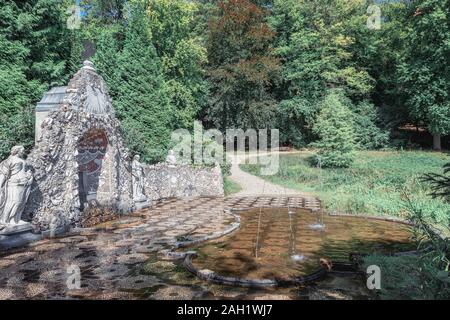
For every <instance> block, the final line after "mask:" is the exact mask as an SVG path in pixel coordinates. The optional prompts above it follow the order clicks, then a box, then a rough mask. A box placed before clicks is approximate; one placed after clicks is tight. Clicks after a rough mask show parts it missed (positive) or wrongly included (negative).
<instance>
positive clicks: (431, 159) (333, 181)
mask: <svg viewBox="0 0 450 320" xmlns="http://www.w3.org/2000/svg"><path fill="white" fill-rule="evenodd" d="M312 156H313V153H306V152H305V153H301V154H292V155H281V156H280V168H279V171H278V173H277V174H276V175H274V176H266V177H265V176H261V177H262V178H264V179H267V180H269V181H271V182H273V183H275V184H279V185H283V186H285V187H288V188H292V189H297V190H300V191H304V192H309V193H311V194H313V195H315V196H317V197H319V198H320V199H321V200H322V202H323V205H324V207H325V208H326V209H327V210H328V211H340V212H347V213H359V214H361V213H363V214H364V213H365V214H373V215H389V216H400V217H402V216H404V213H405V201H404V200H405V195H408V197H409V198H410V199H411V201H412V203H413V204H414V205H415V207H417V208H421V209H423V210H424V212H426V213H427V214H429V215H430V216H433V218H435V220H436V222H437V223H439V224H441V223H442V224H448V221H449V215H450V205H449V204H447V203H445V202H444V201H442V200H439V199H432V198H431V197H429V196H428V194H429V188H428V186H427V185H426V184H425V183H423V182H421V181H420V179H419V178H420V176H421V175H423V174H424V173H428V172H442V167H443V165H444V164H445V163H446V162H448V160H449V158H448V156H447V155H446V154H444V153H435V152H422V151H398V152H397V151H383V152H382V151H376V152H375V151H365V152H358V154H357V157H356V160H355V162H354V163H353V165H352V166H351V167H350V168H346V169H320V168H318V167H316V166H314V165H312ZM241 168H242V169H243V170H244V171H247V172H249V173H251V174H254V175H259V172H260V170H259V168H260V166H259V165H248V164H243V165H241Z"/></svg>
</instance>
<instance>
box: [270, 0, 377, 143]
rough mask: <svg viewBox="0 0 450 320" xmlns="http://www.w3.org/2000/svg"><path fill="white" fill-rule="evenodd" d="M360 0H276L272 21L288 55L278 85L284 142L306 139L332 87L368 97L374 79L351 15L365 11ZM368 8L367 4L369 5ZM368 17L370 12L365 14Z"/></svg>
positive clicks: (355, 96) (284, 56)
mask: <svg viewBox="0 0 450 320" xmlns="http://www.w3.org/2000/svg"><path fill="white" fill-rule="evenodd" d="M362 9H363V6H362V2H361V1H359V0H350V1H349V0H275V1H274V6H273V16H272V17H271V19H270V21H271V25H272V26H273V27H274V28H275V30H276V32H277V39H276V54H277V55H278V56H279V57H280V58H281V59H282V61H283V74H282V77H283V81H282V83H281V85H280V86H279V88H278V97H279V99H280V100H281V103H280V106H279V110H278V113H279V119H280V127H282V128H285V130H284V132H285V134H282V137H281V138H282V139H283V140H284V142H291V143H294V144H296V145H305V144H306V143H308V142H309V141H310V140H311V139H312V137H311V128H312V124H313V122H314V120H315V118H316V115H317V113H318V112H319V111H320V104H319V101H321V100H322V98H323V96H324V94H325V93H326V92H327V90H328V89H332V88H341V89H343V90H344V92H345V94H346V95H347V96H349V97H351V98H352V99H354V100H362V99H364V98H368V97H369V95H370V93H371V92H372V90H373V86H374V79H373V78H372V77H371V76H370V75H369V73H368V72H367V71H366V70H365V66H361V65H359V64H358V63H357V61H355V59H354V57H355V55H354V52H353V51H352V50H351V46H352V44H353V43H354V42H355V38H354V37H353V35H352V32H351V31H352V28H351V25H350V24H349V21H351V19H353V17H359V20H360V21H361V25H362V26H365V21H363V20H362V19H361V18H362V17H363V16H364V15H365V11H363V10H362ZM364 9H366V8H364ZM365 19H367V17H366V18H365Z"/></svg>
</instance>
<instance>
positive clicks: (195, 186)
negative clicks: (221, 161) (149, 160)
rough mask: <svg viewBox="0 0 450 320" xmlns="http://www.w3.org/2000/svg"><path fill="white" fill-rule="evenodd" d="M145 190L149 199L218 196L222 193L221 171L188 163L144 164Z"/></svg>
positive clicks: (217, 168) (216, 167) (217, 167)
mask: <svg viewBox="0 0 450 320" xmlns="http://www.w3.org/2000/svg"><path fill="white" fill-rule="evenodd" d="M144 170H145V177H146V181H145V192H146V195H147V197H148V198H149V200H151V201H154V200H159V199H166V198H190V197H199V196H203V197H220V196H223V195H224V191H223V181H222V171H221V169H220V166H215V167H214V168H207V167H193V166H190V165H176V166H175V167H173V166H169V165H167V164H165V163H159V164H156V165H153V166H145V167H144Z"/></svg>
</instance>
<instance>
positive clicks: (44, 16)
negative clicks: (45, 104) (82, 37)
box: [0, 0, 72, 159]
mask: <svg viewBox="0 0 450 320" xmlns="http://www.w3.org/2000/svg"><path fill="white" fill-rule="evenodd" d="M69 4H70V2H69V1H65V0H30V1H12V0H1V1H0V117H1V118H0V159H2V158H4V157H5V156H6V155H7V153H8V152H9V149H10V148H11V146H12V145H14V144H23V145H25V146H27V147H30V146H31V145H32V144H33V141H34V139H33V138H34V130H33V128H34V126H33V119H34V113H33V108H32V105H34V104H35V103H36V102H37V101H39V99H40V98H41V97H42V94H43V92H44V91H45V90H47V89H48V87H49V86H50V85H54V84H64V83H66V81H67V79H68V77H69V64H68V60H69V56H70V52H71V51H72V43H71V41H70V30H68V29H67V25H66V19H67V15H66V9H67V8H68V6H69Z"/></svg>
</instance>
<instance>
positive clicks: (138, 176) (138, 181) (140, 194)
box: [131, 155, 147, 202]
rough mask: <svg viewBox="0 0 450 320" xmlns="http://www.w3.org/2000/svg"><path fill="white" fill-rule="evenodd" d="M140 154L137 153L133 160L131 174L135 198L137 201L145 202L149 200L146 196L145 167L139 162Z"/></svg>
mask: <svg viewBox="0 0 450 320" xmlns="http://www.w3.org/2000/svg"><path fill="white" fill-rule="evenodd" d="M140 159H141V157H140V156H138V155H135V156H134V158H133V162H132V163H131V175H132V183H133V200H134V201H137V202H143V201H146V200H147V197H146V196H145V193H144V190H145V181H144V168H143V167H142V164H141V163H140V162H139V160H140Z"/></svg>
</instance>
